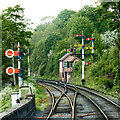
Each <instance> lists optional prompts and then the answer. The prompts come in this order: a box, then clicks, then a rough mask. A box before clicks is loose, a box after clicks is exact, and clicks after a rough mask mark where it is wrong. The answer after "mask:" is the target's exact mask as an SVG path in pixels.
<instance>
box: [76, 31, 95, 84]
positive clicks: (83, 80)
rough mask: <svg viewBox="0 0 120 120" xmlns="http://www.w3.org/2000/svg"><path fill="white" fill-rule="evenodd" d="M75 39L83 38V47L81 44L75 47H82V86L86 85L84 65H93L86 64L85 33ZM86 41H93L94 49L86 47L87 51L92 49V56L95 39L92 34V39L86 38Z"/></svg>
mask: <svg viewBox="0 0 120 120" xmlns="http://www.w3.org/2000/svg"><path fill="white" fill-rule="evenodd" d="M74 36H75V37H82V45H81V44H78V45H75V47H80V46H82V80H81V81H82V85H84V82H85V78H84V71H85V70H84V65H90V64H91V63H90V62H85V61H84V55H85V54H84V47H85V45H84V38H85V36H84V35H83V32H82V35H74ZM86 40H92V47H86V49H92V55H93V54H94V40H95V39H94V38H93V34H92V38H86Z"/></svg>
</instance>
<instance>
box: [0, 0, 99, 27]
mask: <svg viewBox="0 0 120 120" xmlns="http://www.w3.org/2000/svg"><path fill="white" fill-rule="evenodd" d="M96 1H97V0H0V11H2V10H4V9H6V8H7V7H10V6H12V7H13V6H15V5H17V4H20V5H21V6H22V7H24V8H25V18H27V19H31V21H32V22H33V23H34V26H36V25H37V24H39V23H40V19H41V18H43V17H45V16H55V17H56V16H57V14H59V13H60V11H62V10H64V9H68V10H74V11H79V10H80V9H81V8H82V7H83V6H84V5H94V3H95V2H96Z"/></svg>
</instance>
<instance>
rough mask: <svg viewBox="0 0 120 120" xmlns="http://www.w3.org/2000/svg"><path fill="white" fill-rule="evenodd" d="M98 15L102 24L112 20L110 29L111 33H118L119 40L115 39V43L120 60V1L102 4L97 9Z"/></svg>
mask: <svg viewBox="0 0 120 120" xmlns="http://www.w3.org/2000/svg"><path fill="white" fill-rule="evenodd" d="M97 13H98V14H99V15H100V18H99V19H98V20H99V21H100V22H101V21H104V20H105V19H111V21H110V23H109V26H108V28H109V30H110V31H116V32H117V33H118V39H114V42H115V44H116V46H117V48H118V50H119V60H120V1H119V2H102V3H101V4H100V6H98V7H97Z"/></svg>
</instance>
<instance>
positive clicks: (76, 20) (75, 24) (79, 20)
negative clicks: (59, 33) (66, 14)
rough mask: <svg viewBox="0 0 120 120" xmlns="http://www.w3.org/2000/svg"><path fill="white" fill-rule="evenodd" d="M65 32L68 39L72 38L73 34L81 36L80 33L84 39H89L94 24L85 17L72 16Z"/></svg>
mask: <svg viewBox="0 0 120 120" xmlns="http://www.w3.org/2000/svg"><path fill="white" fill-rule="evenodd" d="M65 30H66V31H67V36H68V37H72V36H74V34H82V31H83V33H84V34H85V36H86V37H90V36H91V35H92V33H93V30H94V24H93V22H92V21H90V20H89V19H88V18H87V17H82V16H80V17H76V16H72V18H70V19H69V21H67V24H66V26H65Z"/></svg>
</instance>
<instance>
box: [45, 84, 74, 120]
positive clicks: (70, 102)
mask: <svg viewBox="0 0 120 120" xmlns="http://www.w3.org/2000/svg"><path fill="white" fill-rule="evenodd" d="M45 84H46V83H45ZM46 85H49V86H52V87H53V88H55V89H57V90H59V91H61V93H62V94H63V95H65V96H66V98H67V99H68V101H69V104H70V106H71V108H72V115H71V117H72V120H74V114H73V111H74V107H73V105H72V101H71V99H70V97H69V96H68V95H67V94H66V93H65V92H64V91H63V90H61V89H60V88H58V87H56V86H53V85H51V84H48V83H47V84H46Z"/></svg>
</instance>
